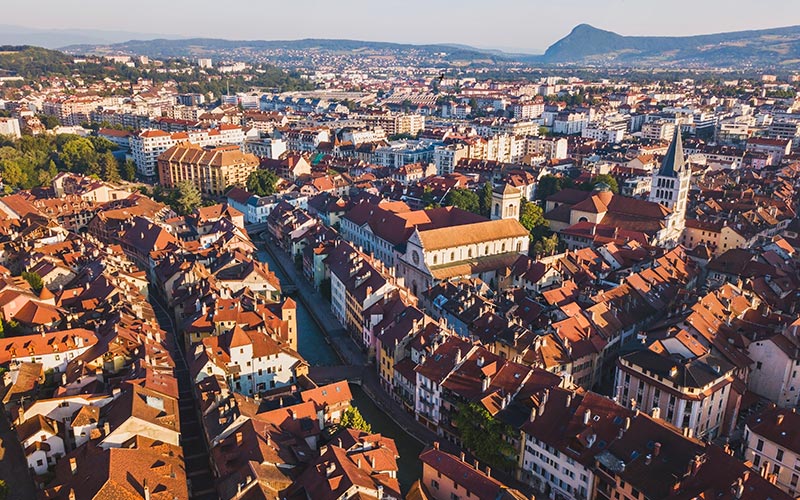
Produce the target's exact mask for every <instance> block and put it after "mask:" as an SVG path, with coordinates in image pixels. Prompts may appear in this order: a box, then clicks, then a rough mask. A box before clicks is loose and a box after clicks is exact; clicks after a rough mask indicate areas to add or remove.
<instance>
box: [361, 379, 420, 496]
mask: <svg viewBox="0 0 800 500" xmlns="http://www.w3.org/2000/svg"><path fill="white" fill-rule="evenodd" d="M350 392H352V393H353V406H355V407H356V408H358V411H360V412H361V415H362V416H363V417H364V420H366V421H367V422H369V424H370V425H371V426H372V432H376V433H380V434H382V435H384V436H387V437H390V438H392V439H394V443H395V444H396V445H397V453H398V454H399V455H400V459H399V460H398V461H397V465H398V467H399V469H400V470H399V471H398V472H397V479H398V481H400V490H401V492H402V493H403V495H405V494H406V493H408V489H409V488H411V485H412V484H414V481H416V480H417V479H419V478H420V476H422V462H420V461H419V454H420V453H422V449H423V446H422V443H420V442H419V441H417V440H416V439H414V438H413V437H411V436H409V435H408V434H406V433H405V431H403V430H402V429H401V428H400V427H398V426H397V424H395V423H394V420H392V419H390V418H389V417H387V416H386V414H384V413H383V412H382V411H381V409H380V408H378V406H377V405H376V404H375V403H374V402H373V401H372V400H371V399H370V398H369V396H367V395H366V393H365V392H364V390H363V389H362V388H361V386H359V385H356V384H350Z"/></svg>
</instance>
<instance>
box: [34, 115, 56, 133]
mask: <svg viewBox="0 0 800 500" xmlns="http://www.w3.org/2000/svg"><path fill="white" fill-rule="evenodd" d="M39 121H40V122H42V125H44V128H46V129H47V130H53V129H54V128H56V127H58V126H59V125H60V123H58V118H56V117H55V116H52V115H39Z"/></svg>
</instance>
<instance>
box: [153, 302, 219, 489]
mask: <svg viewBox="0 0 800 500" xmlns="http://www.w3.org/2000/svg"><path fill="white" fill-rule="evenodd" d="M149 296H150V304H151V305H152V306H153V310H154V311H155V314H156V318H157V319H158V323H159V324H160V325H161V328H162V329H163V330H165V331H166V332H167V333H168V335H169V337H168V338H170V339H171V340H172V346H170V347H171V350H172V357H173V359H174V360H175V377H176V378H177V380H178V394H179V399H178V405H179V407H180V419H181V446H182V447H183V459H184V462H185V466H186V479H187V482H188V483H189V497H190V498H192V499H193V500H213V499H216V498H218V496H217V490H216V489H215V487H214V475H213V474H212V473H211V465H210V463H209V459H208V449H207V448H206V442H205V438H204V433H203V428H202V426H201V424H200V420H199V418H198V410H197V409H198V408H199V405H198V404H197V402H196V401H195V399H194V391H193V384H192V381H191V379H190V377H189V370H188V368H187V366H186V360H185V359H184V357H183V350H182V349H181V348H180V344H181V342H179V340H178V337H177V330H176V329H175V325H174V323H173V319H172V315H170V314H169V313H168V312H167V311H166V308H165V307H164V305H163V304H162V303H161V302H160V300H159V298H158V296H157V295H156V293H155V292H154V291H153V290H151V291H150V294H149Z"/></svg>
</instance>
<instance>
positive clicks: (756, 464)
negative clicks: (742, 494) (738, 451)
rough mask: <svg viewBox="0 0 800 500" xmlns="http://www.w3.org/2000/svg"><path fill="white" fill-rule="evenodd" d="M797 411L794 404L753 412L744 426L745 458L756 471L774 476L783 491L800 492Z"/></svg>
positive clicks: (767, 476) (792, 493)
mask: <svg viewBox="0 0 800 500" xmlns="http://www.w3.org/2000/svg"><path fill="white" fill-rule="evenodd" d="M798 429H800V415H798V414H797V412H796V411H795V409H794V408H792V409H788V408H774V407H773V408H769V409H767V410H765V411H764V412H762V413H760V414H757V415H753V416H752V417H750V418H749V419H748V420H747V423H746V424H745V428H744V440H743V443H742V447H743V448H744V459H745V460H747V461H748V462H750V463H751V464H752V468H753V470H754V471H756V473H757V474H759V475H761V476H764V477H766V478H768V479H769V480H773V479H774V480H775V482H776V485H777V486H779V487H780V488H781V489H782V490H783V491H785V492H786V493H788V494H789V495H791V496H792V497H797V496H798V495H799V494H800V486H798V483H800V442H798V440H797V430H798Z"/></svg>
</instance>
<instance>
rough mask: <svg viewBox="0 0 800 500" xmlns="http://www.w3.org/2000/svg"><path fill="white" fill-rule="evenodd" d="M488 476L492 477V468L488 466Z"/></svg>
mask: <svg viewBox="0 0 800 500" xmlns="http://www.w3.org/2000/svg"><path fill="white" fill-rule="evenodd" d="M486 476H487V477H492V468H491V467H489V466H488V465H487V466H486Z"/></svg>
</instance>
